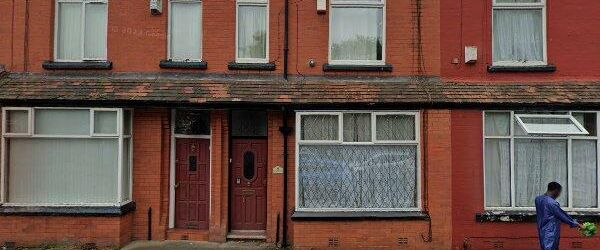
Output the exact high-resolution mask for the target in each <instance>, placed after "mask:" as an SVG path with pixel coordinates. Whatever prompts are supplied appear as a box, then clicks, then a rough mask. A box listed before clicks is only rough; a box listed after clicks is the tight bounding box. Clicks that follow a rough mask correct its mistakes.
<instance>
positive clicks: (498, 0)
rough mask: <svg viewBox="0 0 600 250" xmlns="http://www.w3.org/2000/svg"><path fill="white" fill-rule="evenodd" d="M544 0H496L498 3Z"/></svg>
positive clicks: (539, 0)
mask: <svg viewBox="0 0 600 250" xmlns="http://www.w3.org/2000/svg"><path fill="white" fill-rule="evenodd" d="M541 1H542V0H496V3H540V2H541Z"/></svg>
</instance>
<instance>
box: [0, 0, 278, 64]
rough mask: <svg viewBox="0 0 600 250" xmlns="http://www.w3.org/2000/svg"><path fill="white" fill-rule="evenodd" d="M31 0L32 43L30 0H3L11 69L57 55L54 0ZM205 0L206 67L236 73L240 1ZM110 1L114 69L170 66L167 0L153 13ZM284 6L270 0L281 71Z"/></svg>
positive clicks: (1, 48) (139, 3)
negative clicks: (231, 68) (163, 63)
mask: <svg viewBox="0 0 600 250" xmlns="http://www.w3.org/2000/svg"><path fill="white" fill-rule="evenodd" d="M29 2H30V6H29V13H30V17H29V35H28V38H29V39H28V41H29V42H28V44H27V46H26V45H25V42H24V41H25V3H26V1H25V0H19V1H2V2H1V3H0V64H6V65H7V69H8V70H9V71H23V70H25V66H26V67H27V70H28V71H31V72H42V71H44V70H43V69H42V63H43V62H44V61H46V60H53V58H54V56H53V54H54V6H55V5H54V1H53V0H47V1H33V0H29ZM13 3H14V5H13ZM202 4H203V22H204V24H203V29H204V30H203V36H204V37H203V60H205V61H207V62H208V70H206V72H209V73H236V72H231V71H229V70H228V69H227V63H229V62H232V61H235V20H236V15H235V6H236V5H235V1H231V0H214V1H203V3H202ZM108 6H109V18H108V20H109V24H108V25H109V27H108V60H110V61H112V62H113V71H115V72H159V71H167V70H162V69H160V68H159V62H160V60H164V59H167V27H168V11H169V8H168V0H165V1H163V11H164V12H163V14H162V15H159V16H153V15H151V14H150V9H149V8H150V7H149V1H145V0H136V1H121V0H109V4H108ZM13 8H14V13H16V15H15V17H14V18H12V12H13ZM282 12H283V1H270V13H271V15H270V16H271V18H270V23H269V25H270V36H269V39H270V48H269V59H270V60H272V61H274V62H275V63H276V64H277V71H276V72H282V62H283V59H282V58H283V54H282V53H283V33H284V32H283V23H284V22H283V20H284V19H283V15H282ZM25 47H27V49H25ZM27 51H28V52H27ZM25 61H26V62H25ZM171 71H172V70H171ZM253 73H256V72H253Z"/></svg>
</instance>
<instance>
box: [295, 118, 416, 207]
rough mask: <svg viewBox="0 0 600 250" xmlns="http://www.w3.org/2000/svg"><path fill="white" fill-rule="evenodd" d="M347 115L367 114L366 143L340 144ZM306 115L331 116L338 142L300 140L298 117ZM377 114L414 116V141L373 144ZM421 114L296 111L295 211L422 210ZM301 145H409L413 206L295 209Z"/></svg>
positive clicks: (297, 198) (300, 119)
mask: <svg viewBox="0 0 600 250" xmlns="http://www.w3.org/2000/svg"><path fill="white" fill-rule="evenodd" d="M347 113H360V114H366V113H369V114H371V141H369V142H345V141H344V132H343V131H344V123H343V122H344V121H343V119H344V114H347ZM310 115H334V116H338V136H339V138H338V140H301V133H302V131H301V130H302V127H301V121H302V116H310ZM377 115H412V116H414V117H415V139H414V140H406V141H383V142H382V141H375V139H376V137H375V133H374V131H375V130H376V126H377V125H376V124H375V123H373V122H376V120H375V117H376V116H377ZM420 117H421V112H420V111H369V110H340V111H310V110H307V111H297V112H296V135H295V136H296V148H295V151H296V152H295V164H296V166H297V167H296V168H295V174H294V175H295V177H294V178H295V180H294V182H295V194H294V197H295V201H296V202H295V204H296V205H295V207H296V208H295V209H296V211H301V212H365V211H367V212H419V211H422V207H423V204H422V190H421V188H422V180H421V179H422V176H421V174H422V172H421V171H422V170H421V127H420V126H421V118H420ZM301 145H332V146H335V145H347V146H356V145H386V146H393V145H409V146H415V147H416V158H417V159H416V163H415V164H416V184H415V185H416V191H417V196H416V201H415V203H416V207H412V208H301V207H299V206H298V204H299V202H298V201H299V197H300V182H299V181H300V180H299V162H300V161H299V153H300V150H299V148H300V146H301Z"/></svg>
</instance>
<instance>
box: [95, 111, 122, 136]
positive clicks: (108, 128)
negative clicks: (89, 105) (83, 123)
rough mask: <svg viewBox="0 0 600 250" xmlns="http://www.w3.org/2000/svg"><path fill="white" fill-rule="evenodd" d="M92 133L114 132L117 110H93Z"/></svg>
mask: <svg viewBox="0 0 600 250" xmlns="http://www.w3.org/2000/svg"><path fill="white" fill-rule="evenodd" d="M94 133H96V134H116V133H117V112H116V111H94Z"/></svg>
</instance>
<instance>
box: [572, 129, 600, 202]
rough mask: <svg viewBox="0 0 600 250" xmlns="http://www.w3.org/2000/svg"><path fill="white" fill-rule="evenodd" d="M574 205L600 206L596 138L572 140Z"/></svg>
mask: <svg viewBox="0 0 600 250" xmlns="http://www.w3.org/2000/svg"><path fill="white" fill-rule="evenodd" d="M571 147H572V151H573V157H572V161H573V163H572V173H573V206H574V207H576V208H591V207H597V206H598V195H597V194H598V193H597V191H598V190H597V187H598V181H597V177H598V174H597V173H598V172H597V163H596V161H597V159H596V158H597V150H596V140H573V142H572V145H571Z"/></svg>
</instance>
